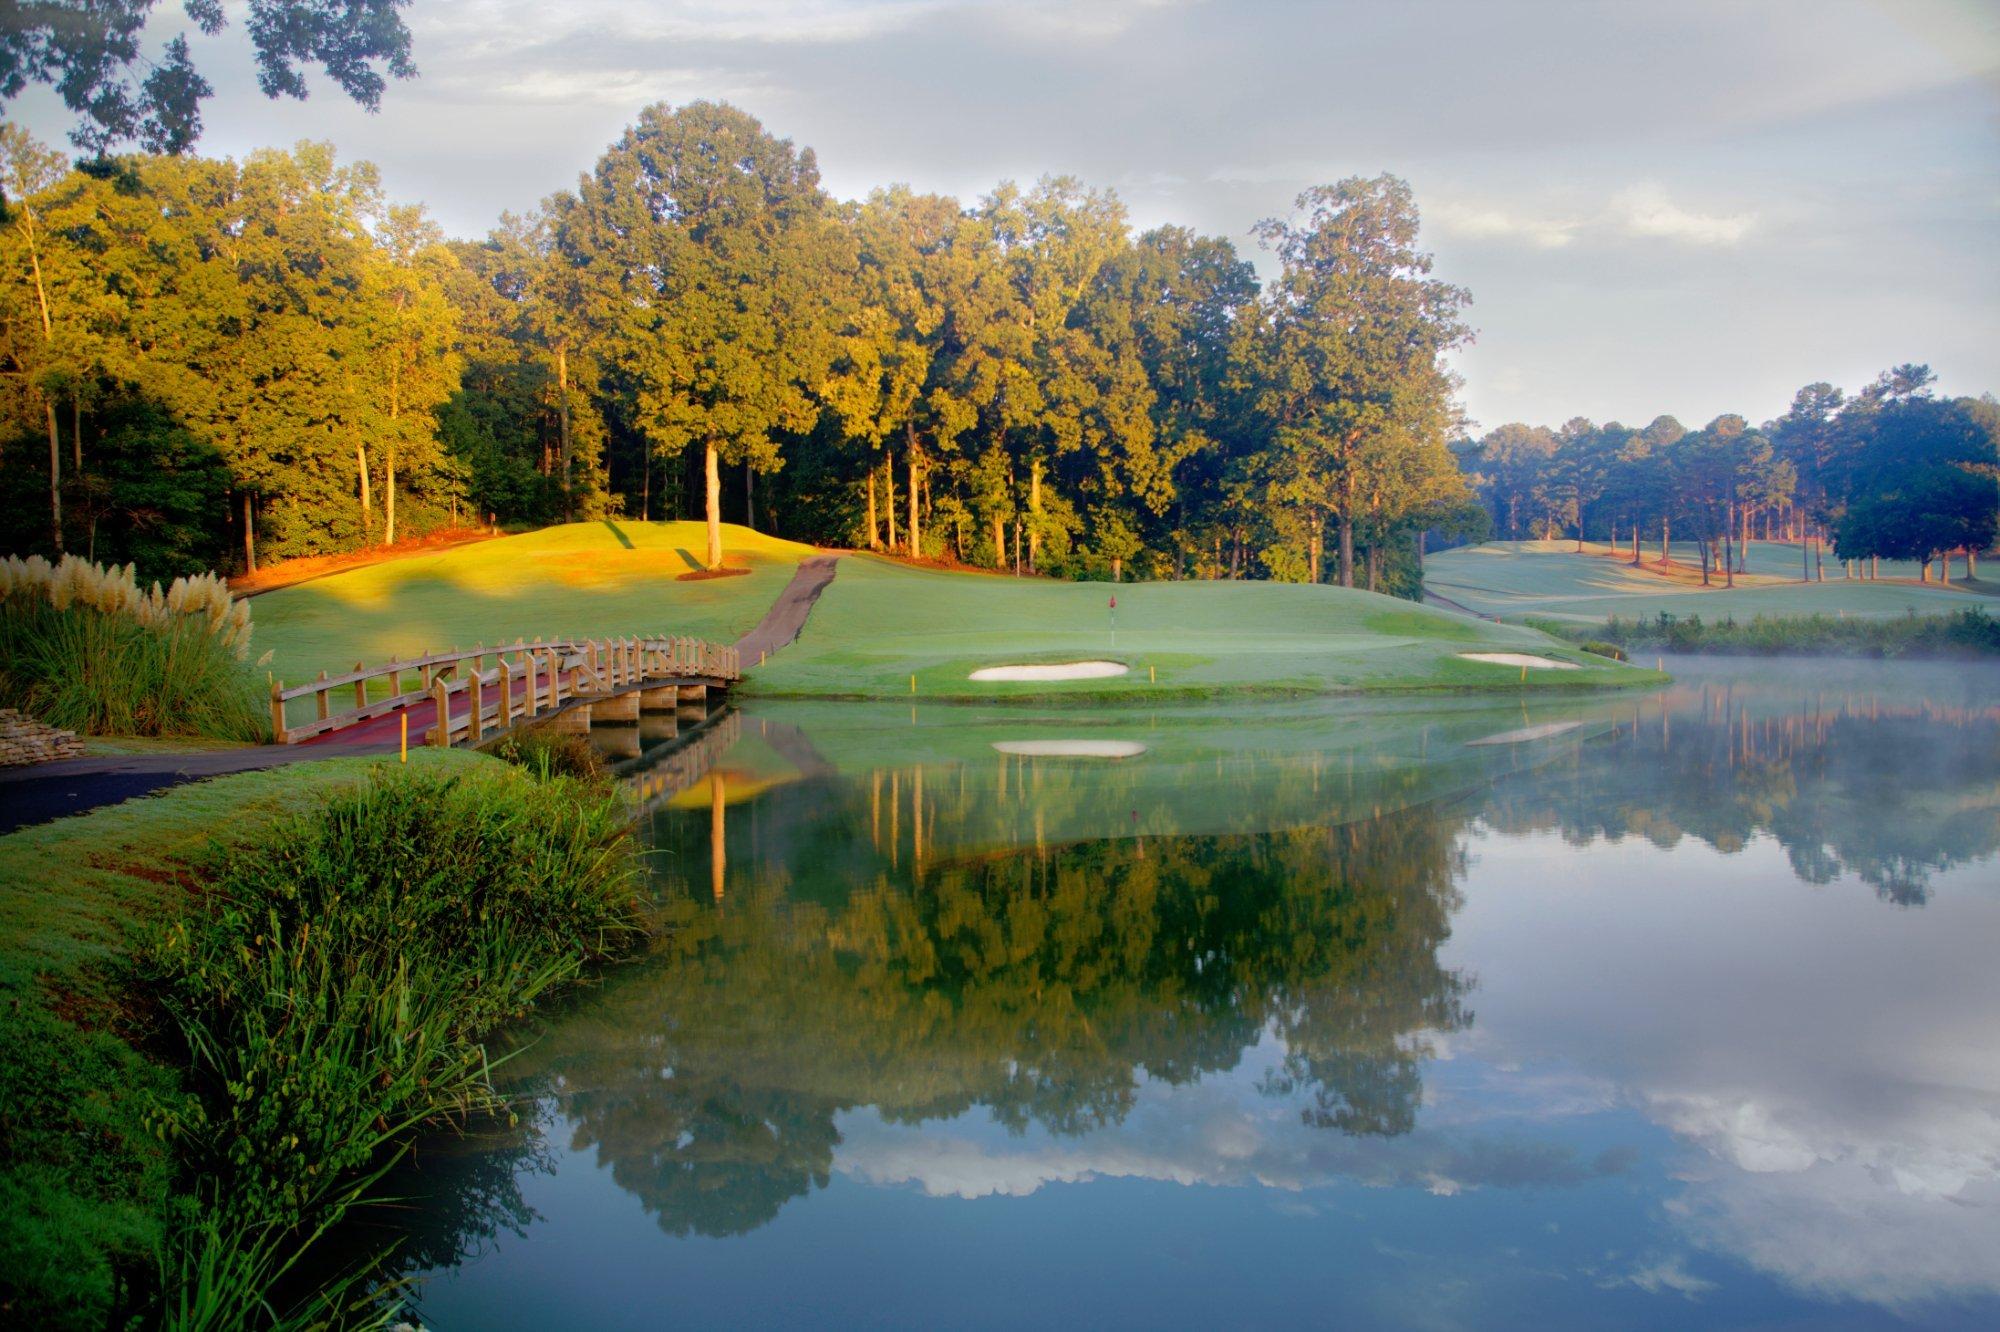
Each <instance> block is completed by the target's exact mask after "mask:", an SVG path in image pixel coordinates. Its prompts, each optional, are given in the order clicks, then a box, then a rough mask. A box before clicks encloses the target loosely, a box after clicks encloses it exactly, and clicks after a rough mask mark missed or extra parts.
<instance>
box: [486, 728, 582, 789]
mask: <svg viewBox="0 0 2000 1332" xmlns="http://www.w3.org/2000/svg"><path fill="white" fill-rule="evenodd" d="M486 752H487V753H489V754H491V755H492V756H493V757H495V758H497V759H502V760H504V761H505V762H508V763H512V764H515V765H517V766H519V767H523V768H526V769H527V770H528V771H530V772H532V773H535V774H536V775H538V776H541V777H575V778H577V779H578V780H580V781H585V782H597V781H601V780H603V778H604V776H605V767H604V756H603V755H602V754H600V753H598V752H597V750H596V749H595V748H593V747H592V745H591V743H590V741H589V740H588V739H586V738H585V737H583V736H580V735H572V734H569V733H567V732H556V731H550V730H546V729H544V728H542V727H527V728H525V729H522V730H515V731H509V732H508V733H507V734H506V735H504V736H502V737H501V738H500V739H499V740H496V741H495V742H494V743H492V744H491V745H488V746H487V747H486Z"/></svg>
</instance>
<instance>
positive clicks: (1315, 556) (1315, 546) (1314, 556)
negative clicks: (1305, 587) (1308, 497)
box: [1306, 514, 1320, 586]
mask: <svg viewBox="0 0 2000 1332" xmlns="http://www.w3.org/2000/svg"><path fill="white" fill-rule="evenodd" d="M1319 546H1320V520H1319V516H1318V515H1317V514H1315V515H1314V516H1313V526H1312V531H1311V533H1309V534H1308V535H1307V537H1306V567H1307V568H1308V569H1309V570H1310V571H1311V572H1310V573H1309V574H1308V575H1307V578H1308V580H1309V581H1310V582H1311V583H1312V584H1313V585H1314V586H1318V584H1319Z"/></svg>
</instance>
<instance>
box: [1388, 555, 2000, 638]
mask: <svg viewBox="0 0 2000 1332" xmlns="http://www.w3.org/2000/svg"><path fill="white" fill-rule="evenodd" d="M1588 549H1589V550H1592V551H1600V552H1601V551H1602V550H1603V549H1604V547H1602V546H1601V545H1599V546H1593V547H1590V548H1588ZM1641 549H1642V553H1643V554H1644V555H1645V556H1646V558H1647V559H1648V560H1649V561H1650V560H1651V559H1653V558H1655V557H1657V555H1658V546H1657V544H1655V545H1654V546H1652V547H1650V548H1648V547H1643V546H1642V548H1641ZM1750 552H1751V553H1750V558H1749V564H1750V568H1751V572H1750V573H1747V574H1738V575H1737V576H1736V586H1735V587H1733V588H1728V587H1723V586H1721V585H1720V582H1721V579H1720V576H1719V575H1718V576H1717V586H1714V587H1703V586H1702V585H1701V583H1700V582H1699V580H1698V576H1697V578H1695V579H1683V578H1678V577H1667V576H1664V575H1662V574H1660V573H1656V572H1654V571H1652V570H1651V569H1650V568H1640V569H1634V568H1632V567H1631V565H1630V564H1628V563H1626V562H1625V561H1624V560H1621V559H1619V558H1616V557H1612V556H1607V555H1604V554H1601V553H1585V554H1581V555H1579V554H1577V553H1576V547H1575V543H1573V542H1570V541H1489V542H1486V543H1485V544H1483V545H1478V546H1466V547H1462V548H1460V549H1457V550H1448V551H1445V552H1443V553H1441V554H1438V555H1433V556H1431V557H1430V559H1429V560H1428V561H1426V563H1425V567H1424V586H1425V588H1426V589H1427V590H1429V591H1430V592H1432V593H1433V594H1435V595H1436V596H1439V597H1443V598H1446V599H1447V600H1450V601H1452V602H1455V603H1457V604H1458V605H1460V606H1464V607H1465V608H1467V609H1468V610H1472V611H1477V612H1478V613H1479V614H1481V615H1495V616H1502V617H1505V618H1508V619H1521V618H1524V617H1527V616H1538V617H1543V618H1547V619H1551V620H1569V621H1574V622H1577V623H1589V622H1602V621H1604V620H1607V619H1610V618H1611V617H1612V616H1614V615H1615V616H1618V617H1619V618H1620V619H1626V620H1630V619H1641V618H1651V617H1653V616H1655V615H1658V614H1660V613H1661V612H1663V611H1664V612H1666V613H1667V614H1670V615H1676V616H1689V615H1700V616H1702V617H1703V618H1704V619H1720V618H1722V617H1723V616H1733V617H1735V618H1736V619H1738V620H1748V619H1750V618H1751V617H1752V616H1757V615H1762V616H1766V617H1771V618H1777V617H1791V616H1805V615H1830V616H1831V615H1862V616H1887V615H1903V614H1906V613H1910V612H1914V613H1916V614H1918V615H1943V614H1947V613H1949V612H1951V611H1956V610H1964V609H1966V608H1968V607H1972V606H1991V605H1992V604H1993V603H1992V598H1991V595H1990V593H1991V589H1992V587H1993V584H1992V583H1991V582H1984V583H1982V584H1975V585H1973V586H1971V587H1967V586H1964V585H1962V584H1960V583H1953V584H1951V585H1949V586H1944V585H1940V584H1938V583H1916V582H1902V581H1889V580H1888V576H1889V572H1890V571H1889V569H1887V568H1884V569H1883V571H1882V573H1883V581H1869V580H1865V579H1845V578H1841V577H1840V576H1839V575H1840V566H1839V564H1838V563H1837V562H1836V561H1834V560H1832V559H1829V560H1828V562H1827V579H1826V581H1825V582H1823V583H1821V582H1813V583H1805V582H1800V581H1799V580H1798V575H1797V568H1798V559H1799V550H1798V547H1797V546H1796V545H1790V544H1781V543H1766V542H1755V543H1752V545H1751V548H1750ZM1674 558H1675V560H1676V561H1680V560H1682V559H1683V558H1685V560H1686V562H1687V563H1688V565H1689V567H1690V569H1693V568H1694V567H1695V565H1694V561H1695V559H1696V556H1695V553H1694V551H1693V550H1692V548H1690V549H1689V550H1687V551H1685V552H1683V551H1682V550H1680V549H1679V548H1678V547H1677V548H1676V549H1675V551H1674ZM1908 572H1909V573H1910V574H1911V575H1912V576H1913V575H1914V573H1915V569H1914V567H1912V568H1911V569H1910V570H1909V571H1908ZM1982 588H1983V589H1985V590H1984V591H1982V590H1981V589H1982Z"/></svg>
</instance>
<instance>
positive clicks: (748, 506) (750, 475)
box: [743, 458, 757, 532]
mask: <svg viewBox="0 0 2000 1332" xmlns="http://www.w3.org/2000/svg"><path fill="white" fill-rule="evenodd" d="M743 525H744V526H745V527H747V528H749V529H750V530H751V531H753V532H754V531H756V530H757V469H756V468H754V467H752V466H751V465H750V460H749V459H748V458H745V459H744V460H743Z"/></svg>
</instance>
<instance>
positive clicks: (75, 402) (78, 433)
mask: <svg viewBox="0 0 2000 1332" xmlns="http://www.w3.org/2000/svg"><path fill="white" fill-rule="evenodd" d="M69 426H70V431H69V433H70V441H69V444H70V448H71V450H72V451H73V455H72V456H73V457H74V460H75V462H76V474H77V475H78V476H82V475H83V400H82V399H81V398H71V399H70V400H69Z"/></svg>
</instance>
